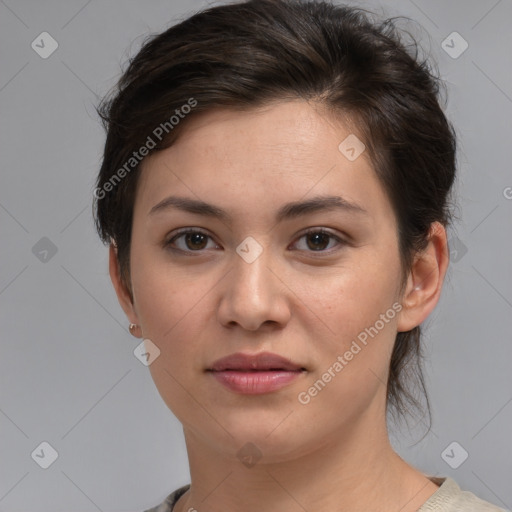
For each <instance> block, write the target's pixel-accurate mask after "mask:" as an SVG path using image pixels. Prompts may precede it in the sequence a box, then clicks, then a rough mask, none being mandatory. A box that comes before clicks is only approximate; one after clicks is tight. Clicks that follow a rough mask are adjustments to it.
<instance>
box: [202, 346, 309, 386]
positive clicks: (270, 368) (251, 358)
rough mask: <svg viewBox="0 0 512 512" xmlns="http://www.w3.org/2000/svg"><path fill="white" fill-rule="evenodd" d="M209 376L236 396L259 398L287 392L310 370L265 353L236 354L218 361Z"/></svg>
mask: <svg viewBox="0 0 512 512" xmlns="http://www.w3.org/2000/svg"><path fill="white" fill-rule="evenodd" d="M206 372H208V373H210V374H212V375H213V377H214V378H215V379H216V380H217V381H218V382H220V383H221V384H223V385H224V386H225V387H226V388H228V389H229V390H230V391H232V392H234V393H238V394H247V395H258V394H264V393H270V392H274V391H277V390H279V389H281V388H283V387H284V386H286V385H288V384H290V383H291V382H292V381H294V380H295V379H297V378H298V377H299V376H300V375H302V374H304V373H306V372H307V370H306V368H305V367H303V366H301V365H298V364H296V363H293V362H292V361H290V360H289V359H286V358H283V357H281V356H279V355H277V354H271V353H269V352H263V353H260V354H255V355H250V354H243V353H237V354H232V355H230V356H227V357H225V358H222V359H219V360H218V361H216V362H215V363H214V364H213V365H212V366H211V367H210V368H208V369H207V370H206Z"/></svg>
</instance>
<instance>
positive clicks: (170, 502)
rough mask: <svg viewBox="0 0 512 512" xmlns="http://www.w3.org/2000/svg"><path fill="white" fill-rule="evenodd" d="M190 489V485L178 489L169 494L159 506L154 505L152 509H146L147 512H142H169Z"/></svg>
mask: <svg viewBox="0 0 512 512" xmlns="http://www.w3.org/2000/svg"><path fill="white" fill-rule="evenodd" d="M189 488H190V484H187V485H184V486H183V487H180V488H179V489H176V490H175V491H173V492H171V494H169V496H167V498H165V500H164V501H163V502H162V503H160V504H159V505H156V506H154V507H151V508H148V509H147V510H144V512H171V511H172V509H173V508H174V505H175V504H176V502H177V501H178V500H179V499H180V497H181V496H182V495H183V494H185V493H186V492H187V491H188V489H189Z"/></svg>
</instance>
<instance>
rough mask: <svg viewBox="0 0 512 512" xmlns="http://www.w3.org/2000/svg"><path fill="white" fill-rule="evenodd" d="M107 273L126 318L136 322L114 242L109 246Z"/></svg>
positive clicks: (135, 315)
mask: <svg viewBox="0 0 512 512" xmlns="http://www.w3.org/2000/svg"><path fill="white" fill-rule="evenodd" d="M109 273H110V279H111V281H112V285H113V286H114V289H115V291H116V295H117V299H118V301H119V304H120V305H121V307H122V308H123V311H124V312H125V314H126V316H127V318H128V320H129V321H130V323H133V324H138V323H139V321H138V318H137V313H136V312H135V309H134V305H133V299H132V296H131V293H130V291H129V290H128V288H127V287H126V284H125V283H124V281H123V279H122V277H121V270H120V268H119V262H118V260H117V246H116V245H115V243H111V244H110V247H109Z"/></svg>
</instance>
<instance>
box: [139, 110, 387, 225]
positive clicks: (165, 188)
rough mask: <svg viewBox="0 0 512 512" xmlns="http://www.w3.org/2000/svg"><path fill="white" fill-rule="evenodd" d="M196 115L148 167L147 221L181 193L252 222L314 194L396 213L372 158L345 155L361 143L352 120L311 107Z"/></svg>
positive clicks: (143, 205)
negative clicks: (346, 148) (346, 144)
mask: <svg viewBox="0 0 512 512" xmlns="http://www.w3.org/2000/svg"><path fill="white" fill-rule="evenodd" d="M195 116H196V117H194V118H193V119H190V120H189V123H187V124H186V125H185V127H184V130H183V132H182V133H181V134H180V136H179V138H178V139H177V140H176V142H175V143H174V144H173V145H172V146H171V147H169V148H167V149H165V150H163V151H160V152H157V153H154V154H152V155H150V156H149V157H147V158H146V159H145V160H144V161H143V163H142V173H141V176H140V180H139V186H138V191H137V200H136V210H138V211H139V212H141V213H143V214H144V215H146V214H147V213H149V211H150V209H151V208H152V207H153V206H154V205H155V204H156V203H157V202H159V201H161V200H162V199H164V198H165V196H166V195H171V194H176V193H180V194H181V195H186V196H188V197H195V198H196V199H202V200H205V201H207V200H208V199H210V200H209V201H208V202H215V204H219V205H221V206H222V207H223V208H225V209H226V210H232V211H233V212H234V213H241V212H242V211H245V212H247V214H249V210H250V215H254V214H255V213H257V211H254V209H252V210H251V209H250V207H252V208H259V210H258V211H259V212H263V210H264V209H274V210H276V209H277V208H278V206H279V205H280V204H281V203H283V202H287V201H290V200H297V199H299V198H304V197H306V196H307V195H308V194H309V195H312V196H315V195H319V194H320V195H322V194H323V195H326V194H330V195H332V194H333V193H334V194H339V195H341V196H342V197H344V198H345V199H347V200H349V201H352V202H356V203H359V204H361V203H365V204H366V205H368V209H369V210H372V209H373V210H375V211H374V213H375V214H379V208H380V209H381V210H382V209H385V208H388V209H389V204H387V203H388V201H387V198H386V196H385V195H384V191H383V190H382V187H381V185H380V183H379V182H378V180H377V178H376V175H375V172H374V170H373V168H372V165H371V162H370V159H369V155H368V154H367V152H366V151H363V152H362V153H361V155H360V156H359V157H358V158H356V159H355V160H352V161H351V160H350V159H349V158H347V155H346V153H344V152H343V151H341V150H340V148H339V146H340V143H342V142H343V141H345V140H347V137H357V133H355V128H354V126H353V124H351V123H350V121H349V120H347V121H341V120H340V119H338V118H336V119H335V118H334V117H333V116H332V115H327V114H325V113H323V112H322V111H321V110H320V109H319V108H317V107H316V106H315V105H312V104H310V103H308V102H306V101H303V100H296V101H288V102H281V103H274V104H272V105H267V106H266V107H264V108H259V109H254V110H250V111H236V110H233V109H229V110H227V109H217V110H214V111H208V112H202V113H200V114H195ZM349 140H352V139H349ZM357 140H360V137H357V139H355V141H357ZM363 147H364V146H363ZM356 149H360V148H356ZM213 198H214V199H215V201H213ZM380 214H382V211H381V212H380Z"/></svg>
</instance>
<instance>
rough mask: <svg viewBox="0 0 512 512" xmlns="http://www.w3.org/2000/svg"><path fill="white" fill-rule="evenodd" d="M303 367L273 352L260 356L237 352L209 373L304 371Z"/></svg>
mask: <svg viewBox="0 0 512 512" xmlns="http://www.w3.org/2000/svg"><path fill="white" fill-rule="evenodd" d="M304 369H305V368H303V367H302V366H300V365H299V364H296V363H294V362H292V361H290V360H289V359H286V358H284V357H281V356H279V355H277V354H272V353H271V352H261V353H259V354H244V353H242V352H237V353H235V354H231V355H229V356H226V357H222V358H221V359H218V360H217V361H215V363H213V365H212V366H211V367H210V368H208V370H209V371H214V372H221V371H225V370H242V371H249V370H260V371H261V370H286V371H297V370H304Z"/></svg>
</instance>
